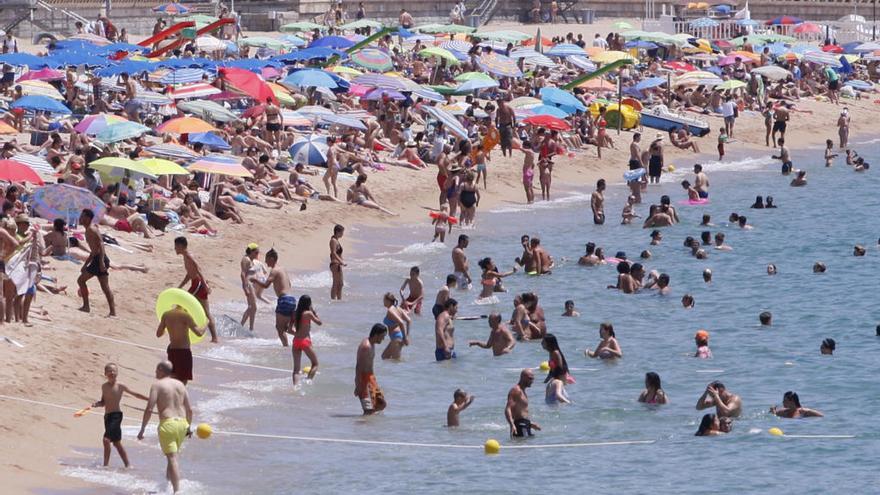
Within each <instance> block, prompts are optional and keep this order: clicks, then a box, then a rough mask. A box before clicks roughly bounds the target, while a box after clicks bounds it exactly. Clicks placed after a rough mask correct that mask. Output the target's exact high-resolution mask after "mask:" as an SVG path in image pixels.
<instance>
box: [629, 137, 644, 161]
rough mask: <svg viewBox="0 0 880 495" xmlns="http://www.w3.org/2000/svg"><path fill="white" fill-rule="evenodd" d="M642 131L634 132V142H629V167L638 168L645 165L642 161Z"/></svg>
mask: <svg viewBox="0 0 880 495" xmlns="http://www.w3.org/2000/svg"><path fill="white" fill-rule="evenodd" d="M641 141H642V133H640V132H636V133H633V139H632V142H631V143H630V144H629V169H630V170H636V169H639V168H642V167H644V164H643V163H642V146H641V144H639V143H641Z"/></svg>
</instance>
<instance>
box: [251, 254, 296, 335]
mask: <svg viewBox="0 0 880 495" xmlns="http://www.w3.org/2000/svg"><path fill="white" fill-rule="evenodd" d="M266 266H268V267H269V275H268V276H267V277H266V280H264V281H260V280H257V279H256V278H255V277H251V279H250V280H251V283H253V284H255V285H258V286H260V287H262V288H264V289H268V288H269V287H270V286H271V287H272V288H273V289H274V290H275V296H276V297H277V298H278V301H277V302H276V303H275V331H276V332H278V338H279V339H281V345H283V346H284V347H287V333H288V332H290V327H291V324H292V321H293V313H294V312H295V311H296V297H294V296H293V294H292V292H293V289H292V288H291V285H290V277H289V276H288V275H287V270H285V269H284V268H282V267H280V266H278V251H275V249H274V248H273V249H270V250H269V251H267V252H266Z"/></svg>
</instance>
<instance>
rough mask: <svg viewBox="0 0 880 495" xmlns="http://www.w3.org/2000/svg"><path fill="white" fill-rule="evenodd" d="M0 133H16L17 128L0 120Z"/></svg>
mask: <svg viewBox="0 0 880 495" xmlns="http://www.w3.org/2000/svg"><path fill="white" fill-rule="evenodd" d="M0 134H18V129H16V128H15V127H12V126H11V125H9V124H7V123H6V122H3V121H2V120H0Z"/></svg>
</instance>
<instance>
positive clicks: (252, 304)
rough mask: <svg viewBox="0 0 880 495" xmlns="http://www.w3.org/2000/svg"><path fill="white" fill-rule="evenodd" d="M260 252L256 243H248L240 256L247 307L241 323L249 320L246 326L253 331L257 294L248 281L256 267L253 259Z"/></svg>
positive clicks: (242, 285) (255, 271)
mask: <svg viewBox="0 0 880 495" xmlns="http://www.w3.org/2000/svg"><path fill="white" fill-rule="evenodd" d="M259 254H260V247H259V246H257V245H256V244H248V246H247V248H245V250H244V256H243V257H242V258H241V289H242V290H243V291H244V297H245V299H247V309H245V310H244V315H242V317H241V325H242V326H244V323H245V322H246V321H248V320H250V324H249V325H248V328H249V329H250V331H251V332H253V331H254V318H255V317H256V316H257V296H256V294H255V293H254V285H253V284H252V283H251V282H250V278H251V277H253V276H254V275H256V273H257V269H256V267H255V266H254V260H255V259H256V258H257V256H259Z"/></svg>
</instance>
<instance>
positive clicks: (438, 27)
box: [410, 24, 476, 34]
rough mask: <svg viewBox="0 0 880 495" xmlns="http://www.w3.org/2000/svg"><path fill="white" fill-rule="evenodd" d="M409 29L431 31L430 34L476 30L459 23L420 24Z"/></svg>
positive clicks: (421, 31)
mask: <svg viewBox="0 0 880 495" xmlns="http://www.w3.org/2000/svg"><path fill="white" fill-rule="evenodd" d="M410 31H416V32H419V33H432V34H455V33H462V34H470V33H473V32H474V31H476V28H472V27H469V26H462V25H459V24H424V25H422V26H416V27H414V28H412V29H411V30H410Z"/></svg>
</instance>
